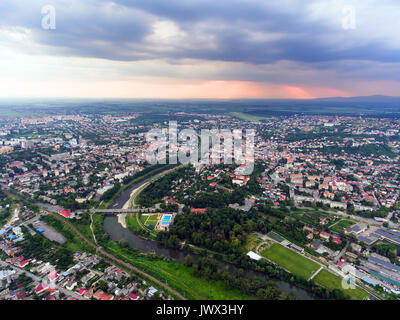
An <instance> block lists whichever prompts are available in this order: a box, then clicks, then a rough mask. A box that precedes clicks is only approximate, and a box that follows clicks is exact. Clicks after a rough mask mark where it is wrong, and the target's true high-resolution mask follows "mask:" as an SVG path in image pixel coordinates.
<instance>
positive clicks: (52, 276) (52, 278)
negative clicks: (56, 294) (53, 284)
mask: <svg viewBox="0 0 400 320" xmlns="http://www.w3.org/2000/svg"><path fill="white" fill-rule="evenodd" d="M47 277H48V278H49V280H50V281H55V280H56V279H57V278H58V274H57V271H56V270H53V271H51V272H50V273H49V274H48V275H47Z"/></svg>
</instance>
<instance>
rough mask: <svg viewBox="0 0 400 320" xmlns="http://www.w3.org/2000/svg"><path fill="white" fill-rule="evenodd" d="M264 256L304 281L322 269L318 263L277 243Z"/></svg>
mask: <svg viewBox="0 0 400 320" xmlns="http://www.w3.org/2000/svg"><path fill="white" fill-rule="evenodd" d="M262 255H263V256H264V257H266V258H267V259H269V260H271V261H273V262H275V263H277V264H279V265H280V266H282V267H283V268H285V269H286V270H288V271H290V272H292V273H293V274H295V275H297V276H300V277H302V278H304V279H309V278H310V277H311V275H312V274H313V273H314V272H316V271H317V270H318V269H319V268H320V266H319V265H318V264H317V263H315V262H312V261H310V260H308V259H307V258H304V257H302V256H301V255H298V254H297V253H295V252H293V251H292V250H289V249H287V248H285V247H283V246H281V245H280V244H277V243H274V244H273V245H272V246H271V247H269V248H268V249H267V250H265V251H264V252H263V253H262Z"/></svg>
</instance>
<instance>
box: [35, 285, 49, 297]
mask: <svg viewBox="0 0 400 320" xmlns="http://www.w3.org/2000/svg"><path fill="white" fill-rule="evenodd" d="M48 288H49V286H48V285H47V283H40V284H39V285H38V286H37V287H36V288H35V290H34V291H35V293H36V294H41V293H43V292H45V291H46V290H47V289H48Z"/></svg>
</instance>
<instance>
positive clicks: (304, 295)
mask: <svg viewBox="0 0 400 320" xmlns="http://www.w3.org/2000/svg"><path fill="white" fill-rule="evenodd" d="M153 178H154V177H153ZM151 179H152V178H148V179H145V180H144V181H142V182H140V183H137V184H134V185H132V186H130V187H129V188H127V189H126V190H124V191H123V192H122V193H121V194H120V195H119V196H118V197H117V198H116V199H115V201H114V202H113V203H112V205H111V206H110V208H113V209H115V208H122V207H123V206H124V205H125V204H126V202H127V201H129V199H130V195H131V193H132V191H133V190H135V189H137V188H138V187H140V186H141V185H143V184H144V183H147V182H148V181H150V180H151ZM103 228H104V231H105V232H107V233H108V234H109V235H110V237H111V238H112V239H113V240H115V241H120V240H125V241H126V242H127V243H128V244H129V246H130V247H131V248H134V249H137V250H138V251H139V252H142V253H156V254H157V255H163V256H165V257H169V258H171V259H173V260H175V261H177V262H180V263H183V261H184V259H185V257H186V256H187V255H191V256H193V258H194V259H196V258H197V256H196V255H195V254H193V253H191V252H187V251H183V250H176V249H171V248H167V247H165V246H163V245H162V244H160V243H158V242H156V241H153V240H147V239H143V238H141V237H138V236H137V235H135V234H134V233H133V232H132V231H130V230H129V229H126V228H124V227H123V226H122V225H121V224H120V223H119V222H118V217H117V216H106V217H105V218H104V223H103ZM221 264H222V265H221V267H227V268H228V269H230V270H232V269H235V268H236V267H234V266H232V265H230V264H228V263H221ZM245 274H246V276H247V277H254V276H256V277H260V278H262V279H268V277H267V276H266V275H265V274H262V273H261V272H254V271H252V270H246V271H245ZM274 281H275V282H276V283H277V285H278V287H279V288H280V289H281V290H282V291H283V292H284V293H286V294H289V293H290V292H291V291H292V290H293V292H294V293H295V295H296V297H297V298H298V299H301V300H315V299H316V298H315V297H314V296H313V295H311V294H310V293H308V292H307V291H305V290H303V289H300V288H298V287H295V286H293V285H291V284H289V283H288V282H285V281H281V280H274Z"/></svg>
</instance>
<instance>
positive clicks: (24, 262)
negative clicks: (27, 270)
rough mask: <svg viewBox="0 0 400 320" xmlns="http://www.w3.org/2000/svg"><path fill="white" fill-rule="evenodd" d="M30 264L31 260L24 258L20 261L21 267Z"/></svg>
mask: <svg viewBox="0 0 400 320" xmlns="http://www.w3.org/2000/svg"><path fill="white" fill-rule="evenodd" d="M28 264H29V260H24V261H21V262H20V263H19V267H20V268H24V267H25V266H27V265H28Z"/></svg>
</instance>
